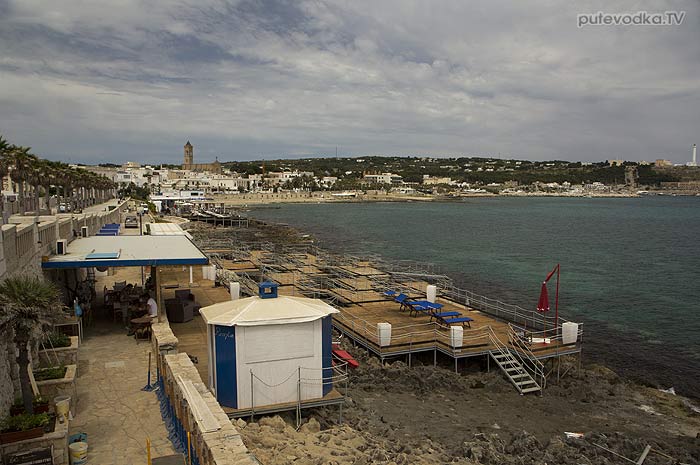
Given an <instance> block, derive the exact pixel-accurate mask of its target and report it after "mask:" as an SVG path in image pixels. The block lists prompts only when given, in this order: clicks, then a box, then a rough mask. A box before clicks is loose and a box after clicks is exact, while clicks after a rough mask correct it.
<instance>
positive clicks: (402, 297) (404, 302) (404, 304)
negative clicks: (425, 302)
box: [394, 294, 410, 310]
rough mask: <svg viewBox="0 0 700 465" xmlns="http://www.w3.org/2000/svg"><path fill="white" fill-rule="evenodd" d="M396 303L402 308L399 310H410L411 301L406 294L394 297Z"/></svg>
mask: <svg viewBox="0 0 700 465" xmlns="http://www.w3.org/2000/svg"><path fill="white" fill-rule="evenodd" d="M394 302H398V303H400V304H401V306H400V307H399V310H403V309H404V308H409V306H408V302H410V299H409V298H408V296H407V295H406V294H399V295H397V296H396V297H394Z"/></svg>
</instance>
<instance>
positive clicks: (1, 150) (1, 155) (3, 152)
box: [0, 136, 13, 223]
mask: <svg viewBox="0 0 700 465" xmlns="http://www.w3.org/2000/svg"><path fill="white" fill-rule="evenodd" d="M12 147H13V146H12V145H10V144H9V143H8V142H7V139H3V138H2V136H0V190H2V189H3V188H4V186H3V183H4V181H5V177H6V176H7V175H8V173H9V172H10V168H9V165H10V150H11V148H12ZM0 195H1V194H0ZM4 221H5V196H4V195H2V222H3V223H4Z"/></svg>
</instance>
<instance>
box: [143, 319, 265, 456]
mask: <svg viewBox="0 0 700 465" xmlns="http://www.w3.org/2000/svg"><path fill="white" fill-rule="evenodd" d="M152 344H153V348H154V353H156V354H158V355H157V356H156V360H157V366H158V374H159V378H158V383H159V385H160V387H161V389H162V390H163V393H164V394H165V398H166V399H167V401H166V402H167V404H168V411H169V412H170V413H171V414H172V418H173V419H174V422H175V423H176V425H175V430H176V433H177V434H179V435H185V436H186V432H187V431H189V432H190V435H191V442H192V451H193V453H194V454H195V455H196V458H197V463H199V464H200V465H253V464H259V463H260V462H258V460H257V459H256V458H255V456H254V455H253V454H251V453H250V452H249V451H248V449H247V448H246V446H245V444H243V440H242V439H241V435H240V433H239V432H238V430H236V428H235V427H234V426H233V425H232V424H231V421H230V420H229V418H228V416H227V415H226V413H225V412H224V411H223V409H222V408H221V406H220V405H219V403H218V402H217V401H216V398H215V397H214V396H213V395H212V393H211V392H210V391H209V389H208V388H207V387H206V385H205V384H204V383H203V382H202V379H201V378H200V376H199V372H198V371H197V368H196V367H195V366H194V364H192V361H191V360H190V358H189V356H188V355H187V354H186V353H178V352H177V338H176V337H175V336H174V335H173V333H172V331H171V330H170V326H169V325H168V322H167V321H165V322H161V323H156V324H154V325H153V337H152ZM187 382H192V385H193V386H194V388H195V389H196V391H197V393H199V396H201V398H202V400H203V402H204V405H206V408H208V409H209V411H210V412H211V414H212V415H213V416H214V418H216V420H217V422H218V424H219V429H218V430H216V431H211V432H205V429H204V427H203V426H202V424H201V423H200V422H199V421H197V420H196V419H195V417H194V414H193V412H192V409H191V406H190V405H189V403H188V401H187V399H186V396H185V388H184V386H185V383H187Z"/></svg>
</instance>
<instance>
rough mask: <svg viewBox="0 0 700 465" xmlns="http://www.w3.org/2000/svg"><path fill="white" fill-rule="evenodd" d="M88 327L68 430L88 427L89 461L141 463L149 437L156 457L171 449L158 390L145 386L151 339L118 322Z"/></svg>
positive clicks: (102, 464) (104, 464) (117, 464)
mask: <svg viewBox="0 0 700 465" xmlns="http://www.w3.org/2000/svg"><path fill="white" fill-rule="evenodd" d="M86 333H87V336H86V337H85V339H84V340H83V345H82V346H81V347H80V350H79V352H78V380H77V385H78V387H77V389H78V402H77V405H76V411H75V412H74V413H75V419H74V421H73V422H71V425H70V426H71V427H70V430H71V434H74V433H77V432H84V433H87V435H88V446H89V449H88V457H89V463H92V464H100V465H112V464H113V465H143V464H145V463H146V438H147V437H149V438H150V439H151V454H152V456H153V457H159V456H162V455H168V454H173V453H174V450H173V448H172V445H171V443H170V441H169V440H168V433H167V431H166V429H165V426H164V424H163V421H162V419H161V415H160V407H159V404H158V399H157V397H156V393H155V392H144V391H142V390H141V389H142V388H143V387H144V386H145V385H146V377H147V372H148V352H149V351H150V349H151V345H150V343H149V342H139V343H138V344H137V343H136V341H135V340H134V338H133V337H127V336H126V331H125V330H124V328H123V327H120V325H118V324H111V323H106V322H103V321H99V320H98V321H97V322H95V323H94V324H93V326H92V327H91V328H88V329H87V331H86ZM152 380H153V381H155V368H154V369H153V373H152Z"/></svg>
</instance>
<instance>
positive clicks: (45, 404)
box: [10, 396, 49, 417]
mask: <svg viewBox="0 0 700 465" xmlns="http://www.w3.org/2000/svg"><path fill="white" fill-rule="evenodd" d="M32 406H33V407H34V413H47V412H48V411H49V401H48V400H47V399H44V398H43V397H41V396H36V397H35V398H34V401H33V402H32ZM23 413H25V410H24V402H23V400H22V398H21V397H18V398H16V399H15V403H14V404H12V407H10V415H11V416H13V417H14V416H16V415H21V414H23Z"/></svg>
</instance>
